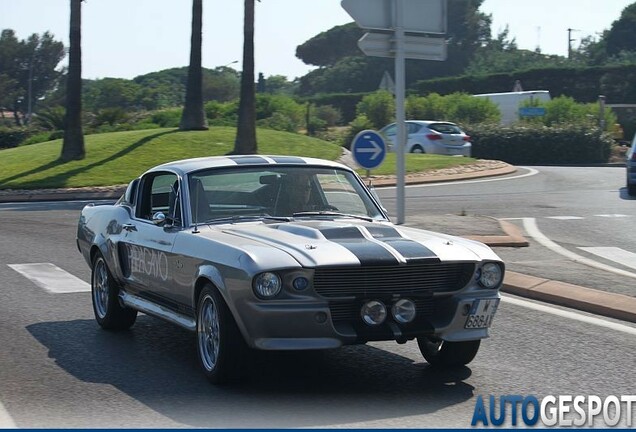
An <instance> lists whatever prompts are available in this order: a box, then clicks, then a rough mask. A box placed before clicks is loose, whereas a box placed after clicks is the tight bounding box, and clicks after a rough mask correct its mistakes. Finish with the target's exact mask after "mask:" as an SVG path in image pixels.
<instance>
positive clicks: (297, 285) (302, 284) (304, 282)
mask: <svg viewBox="0 0 636 432" xmlns="http://www.w3.org/2000/svg"><path fill="white" fill-rule="evenodd" d="M292 284H293V285H294V289H295V290H296V291H302V290H305V289H307V287H308V286H309V280H308V279H307V278H306V277H302V276H301V277H297V278H296V279H294V282H292Z"/></svg>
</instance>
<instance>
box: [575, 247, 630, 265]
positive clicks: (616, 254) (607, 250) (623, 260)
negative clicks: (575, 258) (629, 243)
mask: <svg viewBox="0 0 636 432" xmlns="http://www.w3.org/2000/svg"><path fill="white" fill-rule="evenodd" d="M579 249H581V250H582V251H585V252H589V253H591V254H594V255H597V256H600V257H601V258H605V259H607V260H610V261H614V262H617V263H619V264H622V265H624V266H625V267H629V268H633V269H635V270H636V254H635V253H633V252H629V251H626V250H625V249H621V248H617V247H580V248H579Z"/></svg>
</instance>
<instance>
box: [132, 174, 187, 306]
mask: <svg viewBox="0 0 636 432" xmlns="http://www.w3.org/2000/svg"><path fill="white" fill-rule="evenodd" d="M179 184H180V180H179V178H178V176H177V175H176V174H174V173H171V172H156V173H150V174H147V175H146V176H145V177H144V178H142V180H141V184H140V192H139V193H138V198H137V203H136V208H135V218H134V219H133V221H132V223H130V224H129V226H127V227H124V228H125V230H126V231H127V232H126V234H125V235H124V238H123V240H122V243H123V246H122V247H120V253H121V254H122V260H123V261H125V262H127V268H126V271H124V273H125V277H127V279H128V282H129V283H130V285H132V286H134V287H135V291H137V293H138V294H139V295H141V296H143V297H147V298H149V299H151V300H153V301H155V302H158V303H164V304H165V303H170V302H171V301H170V299H171V298H172V297H173V296H172V295H171V287H172V286H173V280H174V274H175V265H176V262H177V260H176V259H175V257H174V255H173V254H172V249H173V246H174V242H175V240H176V237H177V235H178V233H179V232H180V231H181V230H182V221H183V216H182V211H181V207H182V206H181V205H180V204H181V196H180V195H181V194H180V193H179V190H180V186H179Z"/></svg>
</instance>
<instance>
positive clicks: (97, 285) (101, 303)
mask: <svg viewBox="0 0 636 432" xmlns="http://www.w3.org/2000/svg"><path fill="white" fill-rule="evenodd" d="M93 304H94V305H95V312H97V316H99V317H100V318H104V317H105V316H106V313H107V312H108V270H107V269H106V263H105V262H104V260H103V259H102V258H100V259H98V260H97V262H96V263H95V269H94V270H93Z"/></svg>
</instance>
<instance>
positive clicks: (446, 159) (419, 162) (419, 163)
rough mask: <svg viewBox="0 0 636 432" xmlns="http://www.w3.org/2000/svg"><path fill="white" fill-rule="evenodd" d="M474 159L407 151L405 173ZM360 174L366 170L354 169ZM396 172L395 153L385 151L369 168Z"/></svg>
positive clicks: (465, 163)
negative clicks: (381, 160) (374, 164)
mask: <svg viewBox="0 0 636 432" xmlns="http://www.w3.org/2000/svg"><path fill="white" fill-rule="evenodd" d="M475 161H476V159H473V158H467V157H456V156H443V155H434V154H414V153H409V154H407V155H406V158H405V162H404V165H405V169H406V173H407V174H408V173H418V172H425V171H430V170H436V169H441V168H449V167H454V166H459V165H467V164H471V163H474V162H475ZM356 171H357V172H358V174H360V175H366V172H367V170H365V169H359V170H356ZM395 172H396V154H395V153H387V154H386V157H385V159H384V162H382V165H380V166H379V167H378V168H375V169H373V170H371V174H372V175H389V174H395Z"/></svg>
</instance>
